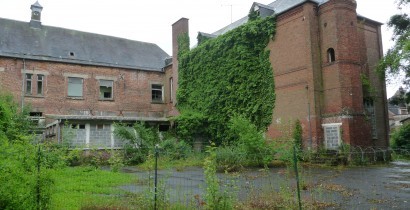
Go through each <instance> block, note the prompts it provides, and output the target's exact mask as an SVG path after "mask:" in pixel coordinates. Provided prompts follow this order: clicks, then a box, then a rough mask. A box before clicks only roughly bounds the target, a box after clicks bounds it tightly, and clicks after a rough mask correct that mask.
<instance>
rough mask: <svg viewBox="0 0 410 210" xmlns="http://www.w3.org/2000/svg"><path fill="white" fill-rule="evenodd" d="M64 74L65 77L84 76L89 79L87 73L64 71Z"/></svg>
mask: <svg viewBox="0 0 410 210" xmlns="http://www.w3.org/2000/svg"><path fill="white" fill-rule="evenodd" d="M63 76H64V77H79V78H83V79H88V75H87V74H74V73H63Z"/></svg>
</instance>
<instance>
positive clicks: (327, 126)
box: [322, 123, 342, 150]
mask: <svg viewBox="0 0 410 210" xmlns="http://www.w3.org/2000/svg"><path fill="white" fill-rule="evenodd" d="M341 126H342V123H328V124H322V127H323V134H324V137H325V139H324V141H325V142H324V145H325V148H326V149H329V150H335V149H338V148H339V146H340V145H341V143H342V132H341ZM334 128H336V132H337V146H333V145H332V146H330V143H331V142H329V141H331V140H330V139H329V138H331V137H330V136H329V133H327V132H326V130H327V129H334Z"/></svg>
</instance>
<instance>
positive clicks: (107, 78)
mask: <svg viewBox="0 0 410 210" xmlns="http://www.w3.org/2000/svg"><path fill="white" fill-rule="evenodd" d="M95 79H98V80H100V79H102V80H113V81H117V77H112V76H95ZM113 85H114V84H113Z"/></svg>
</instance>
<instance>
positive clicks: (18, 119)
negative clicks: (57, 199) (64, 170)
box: [0, 94, 54, 209]
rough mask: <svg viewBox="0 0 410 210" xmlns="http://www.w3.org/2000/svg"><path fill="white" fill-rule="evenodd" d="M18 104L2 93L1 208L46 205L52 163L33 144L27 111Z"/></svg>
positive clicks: (0, 99) (50, 186)
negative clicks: (20, 108) (40, 162)
mask: <svg viewBox="0 0 410 210" xmlns="http://www.w3.org/2000/svg"><path fill="white" fill-rule="evenodd" d="M18 107H19V105H18V104H17V103H15V102H14V101H13V98H12V97H11V96H9V95H2V94H0V148H1V149H0V209H47V208H48V206H49V203H50V196H51V191H52V188H53V181H52V179H51V178H50V176H49V170H48V168H50V165H53V164H50V163H47V162H46V161H45V160H44V157H42V150H40V151H38V147H36V146H35V145H33V144H32V142H34V141H33V139H34V138H33V136H30V135H29V131H30V130H31V129H32V127H31V121H30V120H28V119H27V117H28V115H27V113H28V111H27V110H23V111H22V110H19V109H18ZM39 160H40V161H42V162H44V164H43V165H41V164H39ZM51 162H54V161H51ZM38 169H40V170H38ZM39 192H40V193H39Z"/></svg>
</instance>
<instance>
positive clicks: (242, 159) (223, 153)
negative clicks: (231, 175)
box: [215, 146, 246, 172]
mask: <svg viewBox="0 0 410 210" xmlns="http://www.w3.org/2000/svg"><path fill="white" fill-rule="evenodd" d="M215 153H216V162H217V166H218V167H217V170H218V171H224V172H232V171H237V170H238V169H240V168H241V167H242V166H245V165H246V153H245V151H242V150H241V148H239V147H236V146H220V147H218V148H216V149H215Z"/></svg>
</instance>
